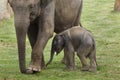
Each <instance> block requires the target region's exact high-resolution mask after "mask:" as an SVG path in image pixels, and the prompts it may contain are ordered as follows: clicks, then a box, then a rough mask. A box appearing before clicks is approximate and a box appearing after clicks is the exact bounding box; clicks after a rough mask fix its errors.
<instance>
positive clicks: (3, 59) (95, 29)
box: [0, 0, 120, 80]
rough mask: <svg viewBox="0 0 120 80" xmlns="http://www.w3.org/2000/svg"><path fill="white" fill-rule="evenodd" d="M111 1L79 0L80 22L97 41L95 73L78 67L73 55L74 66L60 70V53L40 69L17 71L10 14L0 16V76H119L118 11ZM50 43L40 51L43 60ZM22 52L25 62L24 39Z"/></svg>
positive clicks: (1, 79)
mask: <svg viewBox="0 0 120 80" xmlns="http://www.w3.org/2000/svg"><path fill="white" fill-rule="evenodd" d="M113 5H114V0H84V4H83V13H82V17H81V22H82V25H83V26H84V27H85V28H86V29H88V30H90V31H91V32H92V33H93V35H94V37H95V40H96V44H97V62H98V65H99V66H98V71H97V73H91V72H82V71H80V68H81V63H80V61H79V59H78V58H77V57H76V63H77V70H75V71H66V70H64V68H65V66H64V65H63V64H61V63H60V61H61V59H62V57H63V54H62V53H61V54H60V55H59V56H55V57H54V60H53V62H52V63H51V64H50V65H49V66H48V67H47V68H46V69H45V70H43V71H42V72H40V73H38V74H34V75H25V74H21V73H20V72H19V66H18V57H17V56H18V55H17V44H16V35H15V29H14V23H13V18H10V19H8V20H1V21H0V80H120V13H115V12H113ZM50 45H51V40H50V41H49V42H48V44H47V46H46V48H45V51H44V55H45V61H46V62H47V61H48V59H49V54H50ZM26 53H27V54H26V55H27V56H26V57H27V63H28V64H29V61H30V53H31V49H30V45H29V42H28V40H27V51H26ZM88 62H89V61H88Z"/></svg>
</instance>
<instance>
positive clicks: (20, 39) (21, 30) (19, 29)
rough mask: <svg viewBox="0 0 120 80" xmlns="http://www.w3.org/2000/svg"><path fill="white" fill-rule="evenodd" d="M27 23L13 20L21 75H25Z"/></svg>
mask: <svg viewBox="0 0 120 80" xmlns="http://www.w3.org/2000/svg"><path fill="white" fill-rule="evenodd" d="M27 28H28V23H27V22H26V21H24V20H15V29H16V37H17V45H18V58H19V67H20V71H21V73H26V61H25V48H26V34H27Z"/></svg>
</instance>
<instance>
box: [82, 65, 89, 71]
mask: <svg viewBox="0 0 120 80" xmlns="http://www.w3.org/2000/svg"><path fill="white" fill-rule="evenodd" d="M88 70H89V66H83V67H82V68H81V71H88Z"/></svg>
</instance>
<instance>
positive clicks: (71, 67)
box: [67, 66, 77, 71]
mask: <svg viewBox="0 0 120 80" xmlns="http://www.w3.org/2000/svg"><path fill="white" fill-rule="evenodd" d="M67 69H68V70H70V71H73V70H76V69H77V68H76V67H75V66H68V67H67Z"/></svg>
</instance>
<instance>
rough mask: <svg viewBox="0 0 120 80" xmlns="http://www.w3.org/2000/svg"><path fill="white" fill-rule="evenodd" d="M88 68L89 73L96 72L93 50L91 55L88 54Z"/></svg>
mask: <svg viewBox="0 0 120 80" xmlns="http://www.w3.org/2000/svg"><path fill="white" fill-rule="evenodd" d="M89 58H90V68H89V71H90V72H96V71H97V62H96V51H95V50H93V51H92V52H91V53H90V56H89Z"/></svg>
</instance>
